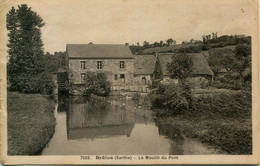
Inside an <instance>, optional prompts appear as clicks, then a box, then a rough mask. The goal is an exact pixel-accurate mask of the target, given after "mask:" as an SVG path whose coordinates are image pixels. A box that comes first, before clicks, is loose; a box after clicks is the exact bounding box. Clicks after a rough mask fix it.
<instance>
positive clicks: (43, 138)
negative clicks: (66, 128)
mask: <svg viewBox="0 0 260 166" xmlns="http://www.w3.org/2000/svg"><path fill="white" fill-rule="evenodd" d="M7 107H8V109H7V110H8V121H7V123H8V154H9V155H37V154H40V153H41V151H42V150H43V148H44V147H45V146H46V144H47V143H48V142H49V140H50V138H51V137H52V135H53V133H54V130H55V124H56V121H55V117H54V114H53V110H54V103H53V101H52V100H51V99H49V98H48V97H46V96H42V95H40V94H20V93H16V92H8V95H7Z"/></svg>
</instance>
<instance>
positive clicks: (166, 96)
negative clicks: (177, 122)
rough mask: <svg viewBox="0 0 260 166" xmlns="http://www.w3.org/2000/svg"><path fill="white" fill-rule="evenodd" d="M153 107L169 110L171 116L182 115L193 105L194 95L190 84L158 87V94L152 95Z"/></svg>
mask: <svg viewBox="0 0 260 166" xmlns="http://www.w3.org/2000/svg"><path fill="white" fill-rule="evenodd" d="M150 97H151V101H152V105H153V107H155V108H156V107H157V108H158V107H161V108H168V110H169V112H170V113H171V114H181V113H183V112H184V111H186V110H188V109H189V108H190V107H191V104H192V95H191V90H190V86H189V85H188V84H171V85H162V84H160V85H159V86H158V89H157V92H156V93H154V94H151V96H150Z"/></svg>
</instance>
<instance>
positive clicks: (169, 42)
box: [166, 38, 173, 46]
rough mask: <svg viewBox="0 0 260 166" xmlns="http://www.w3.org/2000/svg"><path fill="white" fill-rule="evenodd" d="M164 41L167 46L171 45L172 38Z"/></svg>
mask: <svg viewBox="0 0 260 166" xmlns="http://www.w3.org/2000/svg"><path fill="white" fill-rule="evenodd" d="M166 43H167V44H168V46H169V45H171V44H172V43H173V39H172V38H170V39H168V40H166Z"/></svg>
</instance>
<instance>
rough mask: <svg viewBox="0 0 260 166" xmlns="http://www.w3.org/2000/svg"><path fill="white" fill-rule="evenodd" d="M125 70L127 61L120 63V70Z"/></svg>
mask: <svg viewBox="0 0 260 166" xmlns="http://www.w3.org/2000/svg"><path fill="white" fill-rule="evenodd" d="M124 68H125V61H120V69H124Z"/></svg>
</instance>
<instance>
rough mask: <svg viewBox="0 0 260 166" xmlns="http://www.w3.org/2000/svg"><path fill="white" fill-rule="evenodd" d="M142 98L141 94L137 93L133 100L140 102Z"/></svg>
mask: <svg viewBox="0 0 260 166" xmlns="http://www.w3.org/2000/svg"><path fill="white" fill-rule="evenodd" d="M140 97H141V94H140V93H137V92H136V93H134V95H133V98H132V100H139V99H140Z"/></svg>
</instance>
